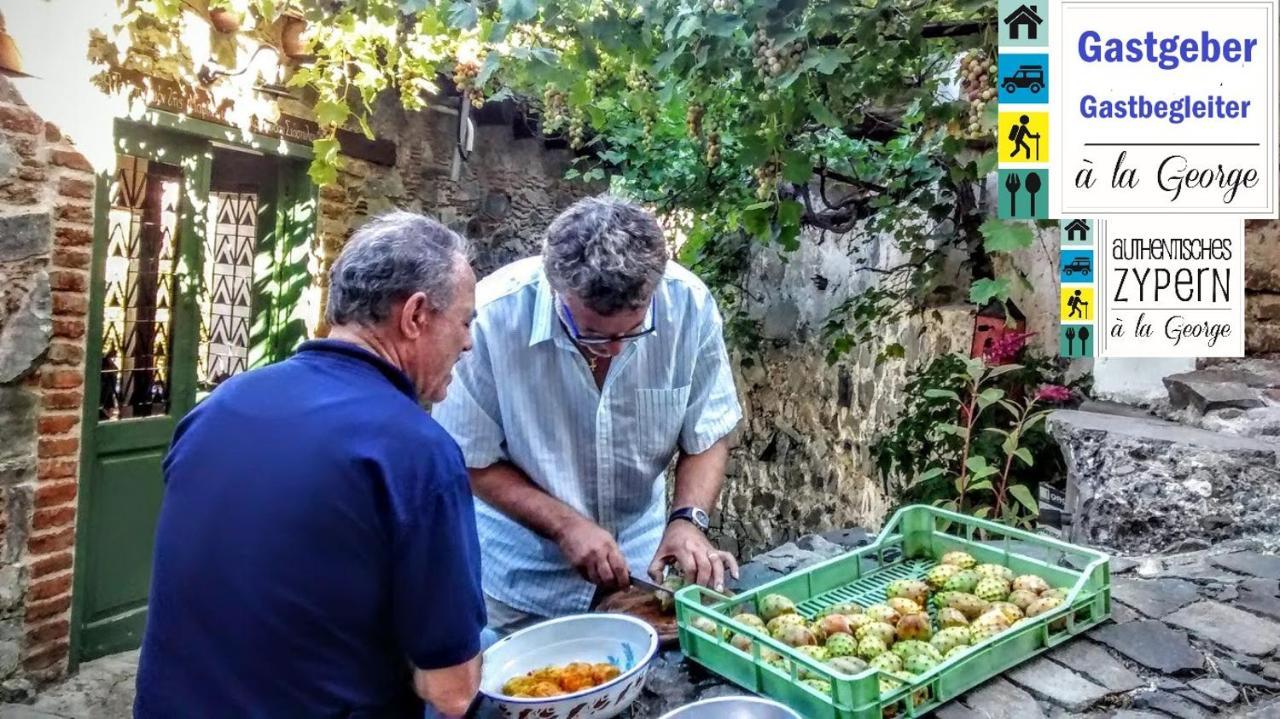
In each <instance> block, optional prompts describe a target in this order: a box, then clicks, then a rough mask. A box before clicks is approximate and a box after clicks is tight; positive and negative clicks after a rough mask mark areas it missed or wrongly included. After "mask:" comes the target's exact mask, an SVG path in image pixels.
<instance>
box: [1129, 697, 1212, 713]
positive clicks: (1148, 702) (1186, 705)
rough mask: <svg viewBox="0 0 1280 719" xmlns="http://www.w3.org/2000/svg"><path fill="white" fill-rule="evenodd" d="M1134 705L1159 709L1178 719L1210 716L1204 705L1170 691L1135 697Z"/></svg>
mask: <svg viewBox="0 0 1280 719" xmlns="http://www.w3.org/2000/svg"><path fill="white" fill-rule="evenodd" d="M1133 704H1134V706H1137V707H1143V708H1151V709H1158V710H1160V711H1162V712H1164V713H1165V714H1168V715H1170V716H1173V717H1177V718H1178V719H1200V718H1201V717H1204V716H1208V712H1206V711H1205V710H1204V709H1203V708H1202V707H1199V706H1197V705H1196V704H1193V703H1192V702H1189V701H1187V700H1186V699H1183V698H1182V697H1180V696H1177V695H1175V694H1170V693H1169V692H1163V691H1154V692H1150V693H1144V694H1139V695H1138V696H1136V697H1134V700H1133Z"/></svg>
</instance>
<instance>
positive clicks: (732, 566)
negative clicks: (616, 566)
mask: <svg viewBox="0 0 1280 719" xmlns="http://www.w3.org/2000/svg"><path fill="white" fill-rule="evenodd" d="M672 561H675V562H676V563H677V564H679V565H680V568H681V569H682V570H684V576H685V579H688V580H691V581H693V582H695V583H697V584H701V585H702V586H704V587H711V588H712V589H714V590H716V591H717V592H723V591H724V575H725V571H726V570H728V572H729V574H730V575H731V576H732V577H733V578H734V579H737V578H738V560H736V559H734V558H733V555H732V554H729V553H728V552H722V551H720V550H718V549H716V548H715V546H713V545H712V544H711V540H709V539H707V536H706V535H705V534H703V533H702V530H700V529H698V528H697V527H695V526H694V525H692V524H690V523H689V522H686V521H684V520H676V521H674V522H672V523H671V524H668V525H667V531H666V533H665V534H663V535H662V544H661V545H659V547H658V553H657V554H655V555H654V556H653V563H652V564H650V565H649V577H650V578H651V579H653V581H655V582H659V583H661V582H662V568H663V567H665V566H666V565H668V564H670V563H671V562H672Z"/></svg>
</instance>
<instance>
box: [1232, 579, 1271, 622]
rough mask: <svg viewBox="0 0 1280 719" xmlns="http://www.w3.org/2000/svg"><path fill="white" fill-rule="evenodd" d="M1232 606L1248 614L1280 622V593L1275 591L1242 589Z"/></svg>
mask: <svg viewBox="0 0 1280 719" xmlns="http://www.w3.org/2000/svg"><path fill="white" fill-rule="evenodd" d="M1259 581H1268V580H1259ZM1242 584H1243V582H1242ZM1232 604H1234V605H1235V606H1237V607H1240V608H1241V609H1243V610H1245V611H1247V612H1251V613H1253V614H1258V615H1261V616H1264V617H1267V618H1269V619H1274V620H1276V621H1280V592H1277V591H1274V590H1272V591H1267V590H1262V591H1251V590H1249V589H1248V588H1244V587H1241V591H1240V592H1239V593H1238V594H1237V596H1236V598H1235V601H1233V602H1232Z"/></svg>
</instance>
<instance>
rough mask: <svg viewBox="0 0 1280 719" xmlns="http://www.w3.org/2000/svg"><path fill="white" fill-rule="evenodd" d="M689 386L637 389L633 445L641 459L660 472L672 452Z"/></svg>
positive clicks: (676, 441)
mask: <svg viewBox="0 0 1280 719" xmlns="http://www.w3.org/2000/svg"><path fill="white" fill-rule="evenodd" d="M690 387H691V385H689V386H684V387H677V388H675V389H638V390H636V425H637V427H636V429H637V431H636V444H637V448H638V449H639V451H640V455H641V458H642V460H643V461H645V462H647V463H649V464H651V465H653V466H652V467H651V469H652V471H653V472H655V473H656V472H660V471H662V469H663V468H664V467H666V465H667V462H668V461H670V459H671V455H672V454H674V453H675V450H676V446H677V443H678V442H679V440H680V428H681V427H682V426H684V415H685V410H686V409H688V405H689V390H690Z"/></svg>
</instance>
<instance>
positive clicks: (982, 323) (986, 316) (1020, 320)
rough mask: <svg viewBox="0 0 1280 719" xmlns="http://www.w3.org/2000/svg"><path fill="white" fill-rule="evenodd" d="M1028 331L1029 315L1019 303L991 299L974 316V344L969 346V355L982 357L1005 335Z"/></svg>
mask: <svg viewBox="0 0 1280 719" xmlns="http://www.w3.org/2000/svg"><path fill="white" fill-rule="evenodd" d="M1006 307H1007V308H1008V309H1007V312H1006ZM1026 331H1027V316H1026V315H1024V314H1022V311H1021V310H1019V309H1018V307H1017V305H1015V304H1013V302H1008V303H1001V302H1000V301H998V300H991V301H990V302H988V303H987V305H986V306H985V307H983V308H982V309H980V310H978V313H977V314H976V315H974V317H973V344H972V345H970V347H969V356H970V357H982V356H983V355H984V354H986V353H987V351H988V350H990V349H991V347H992V346H993V345H995V344H996V343H997V342H999V341H1000V340H1001V339H1002V338H1003V337H1004V336H1005V335H1011V334H1017V335H1023V334H1025V333H1026Z"/></svg>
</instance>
